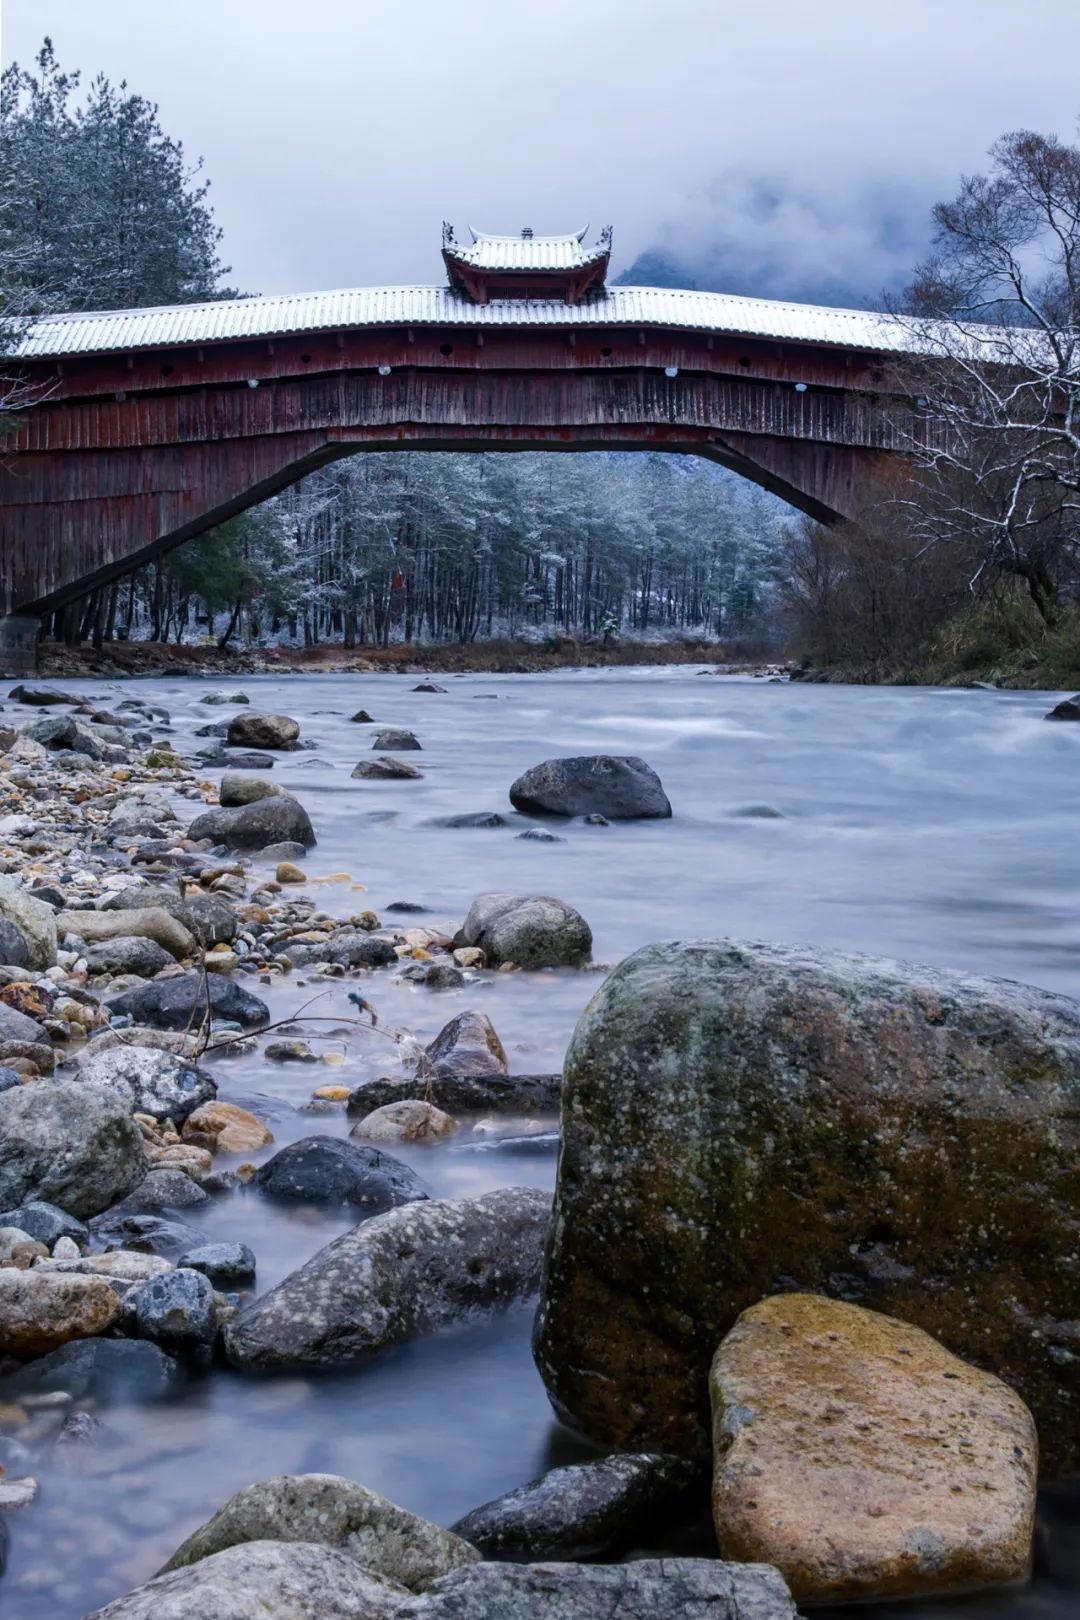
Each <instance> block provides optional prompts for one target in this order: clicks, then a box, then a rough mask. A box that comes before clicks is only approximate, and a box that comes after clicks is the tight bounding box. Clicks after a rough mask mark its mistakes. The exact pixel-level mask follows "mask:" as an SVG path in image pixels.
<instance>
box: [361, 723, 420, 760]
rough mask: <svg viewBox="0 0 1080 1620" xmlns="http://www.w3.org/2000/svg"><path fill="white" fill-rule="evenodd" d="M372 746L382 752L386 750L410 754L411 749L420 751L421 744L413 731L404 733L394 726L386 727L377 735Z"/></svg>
mask: <svg viewBox="0 0 1080 1620" xmlns="http://www.w3.org/2000/svg"><path fill="white" fill-rule="evenodd" d="M371 746H372V748H377V749H379V751H380V752H382V751H383V750H384V749H390V750H391V751H393V752H397V753H401V752H405V753H408V752H409V751H410V750H411V749H419V747H420V743H419V740H418V739H417V737H416V734H415V733H414V732H412V731H404V730H401V729H398V728H397V727H394V726H384V727H383V729H382V730H381V731H377V732H376V733H375V739H374V741H373V742H372V744H371Z"/></svg>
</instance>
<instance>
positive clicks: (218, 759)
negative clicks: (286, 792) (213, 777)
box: [199, 748, 274, 771]
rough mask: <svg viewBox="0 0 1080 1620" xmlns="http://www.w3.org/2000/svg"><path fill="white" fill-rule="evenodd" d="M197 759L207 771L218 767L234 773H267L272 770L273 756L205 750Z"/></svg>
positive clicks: (250, 751) (216, 749)
mask: <svg viewBox="0 0 1080 1620" xmlns="http://www.w3.org/2000/svg"><path fill="white" fill-rule="evenodd" d="M199 759H200V760H201V762H202V764H203V765H205V766H206V767H207V769H208V770H213V769H216V768H217V767H218V766H219V765H224V766H225V768H226V770H228V769H230V768H231V769H232V770H235V771H269V770H273V768H274V756H273V754H257V753H255V752H254V750H252V749H242V748H207V749H205V750H204V751H203V752H202V753H201V754H200V755H199Z"/></svg>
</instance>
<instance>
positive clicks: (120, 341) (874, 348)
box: [16, 238, 920, 360]
mask: <svg viewBox="0 0 1080 1620" xmlns="http://www.w3.org/2000/svg"><path fill="white" fill-rule="evenodd" d="M534 240H535V238H534ZM380 326H398V327H401V326H443V327H454V326H463V327H488V326H501V327H619V326H631V327H634V326H637V327H644V326H651V327H665V328H668V329H672V330H683V331H696V332H702V331H703V332H715V333H717V334H722V333H727V334H732V335H739V336H743V337H757V338H775V339H778V340H781V341H784V342H790V343H814V344H824V345H828V346H830V347H836V348H843V349H855V350H862V351H869V352H878V353H887V352H890V351H891V352H902V351H903V350H904V349H905V348H910V347H912V346H913V345H912V344H911V340H910V337H909V335H908V332H907V330H906V328H905V324H904V323H903V322H902V321H900V320H898V319H897V318H896V317H894V316H889V315H879V314H874V313H873V312H870V311H862V310H854V309H826V308H822V307H819V306H817V305H813V304H787V303H781V302H779V301H778V300H774V299H768V298H742V297H737V296H735V295H734V294H731V293H712V292H691V291H681V290H679V289H677V288H670V287H610V288H609V289H608V290H607V291H606V292H605V293H604V295H603V296H602V297H599V298H595V299H590V300H589V301H587V302H585V303H581V304H567V303H564V302H563V301H562V300H561V299H518V298H506V299H493V300H492V301H491V303H488V304H473V303H471V302H470V301H469V300H468V299H467V298H465V297H463V296H462V295H461V294H459V293H456V292H453V291H452V290H451V289H450V288H448V287H362V288H354V289H351V290H343V291H338V292H319V293H292V294H287V295H281V296H278V295H270V296H267V297H259V298H234V299H221V300H219V301H217V302H214V303H206V304H176V305H171V306H167V307H163V308H159V309H119V310H104V311H99V312H85V313H84V312H78V311H76V312H74V313H72V314H69V315H48V316H43V317H42V318H41V319H39V320H38V321H36V322H35V323H33V325H32V326H30V327H29V328H28V330H27V332H26V335H25V336H24V337H23V339H22V342H21V343H20V345H19V347H18V349H17V351H16V352H17V354H18V356H19V357H20V358H22V359H27V360H33V359H53V358H56V359H61V358H63V357H64V356H65V355H79V354H86V355H89V354H110V353H116V352H117V351H126V350H133V349H163V348H179V347H182V346H184V345H190V344H209V343H224V342H228V341H230V340H237V339H244V338H272V337H286V336H288V335H290V334H301V333H305V332H311V333H315V332H327V331H341V330H343V329H349V328H362V327H380ZM919 346H920V345H918V344H917V343H916V344H915V345H914V347H919Z"/></svg>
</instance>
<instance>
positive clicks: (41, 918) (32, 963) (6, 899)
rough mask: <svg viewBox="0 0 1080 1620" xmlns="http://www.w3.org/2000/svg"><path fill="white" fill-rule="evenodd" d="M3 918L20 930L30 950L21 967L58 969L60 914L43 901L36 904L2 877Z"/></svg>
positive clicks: (0, 915) (0, 913)
mask: <svg viewBox="0 0 1080 1620" xmlns="http://www.w3.org/2000/svg"><path fill="white" fill-rule="evenodd" d="M0 917H2V918H3V919H4V920H5V921H6V922H8V923H10V924H11V926H12V927H13V928H14V929H16V930H17V932H18V933H19V934H20V935H21V936H22V939H23V942H24V944H25V946H26V960H25V962H19V963H17V964H16V966H18V967H29V968H35V969H37V970H38V971H39V972H43V971H44V970H45V969H46V968H51V967H55V966H56V913H55V912H54V911H53V909H52V907H51V906H48V905H46V904H45V902H44V901H43V900H35V899H34V898H33V897H32V896H31V895H29V894H27V892H26V890H25V889H23V888H20V887H19V885H18V884H17V883H15V882H13V881H12V879H11V878H8V877H0Z"/></svg>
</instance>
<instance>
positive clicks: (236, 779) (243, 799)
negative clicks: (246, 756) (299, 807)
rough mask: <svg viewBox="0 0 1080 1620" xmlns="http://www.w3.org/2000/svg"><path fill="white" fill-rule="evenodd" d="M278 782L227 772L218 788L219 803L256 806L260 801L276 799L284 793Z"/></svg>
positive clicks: (261, 777) (238, 772) (239, 772)
mask: <svg viewBox="0 0 1080 1620" xmlns="http://www.w3.org/2000/svg"><path fill="white" fill-rule="evenodd" d="M284 791H285V789H284V788H280V787H278V785H277V783H276V782H268V781H267V780H266V778H265V777H263V776H245V775H244V774H243V773H242V772H241V771H226V772H225V775H224V776H223V777H222V778H221V783H220V786H219V788H218V801H219V803H221V804H223V805H226V806H233V807H235V806H236V805H239V804H256V803H257V802H258V800H259V799H275V798H278V797H280V795H281V794H282V793H284Z"/></svg>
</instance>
